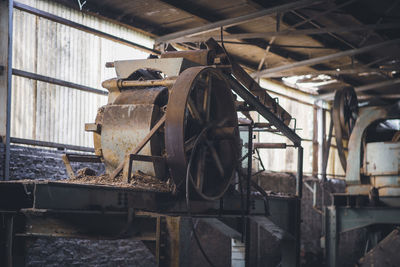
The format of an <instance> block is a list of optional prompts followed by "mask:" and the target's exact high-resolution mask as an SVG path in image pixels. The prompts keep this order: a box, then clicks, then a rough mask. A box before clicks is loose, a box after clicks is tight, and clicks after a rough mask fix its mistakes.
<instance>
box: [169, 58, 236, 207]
mask: <svg viewBox="0 0 400 267" xmlns="http://www.w3.org/2000/svg"><path fill="white" fill-rule="evenodd" d="M238 138H239V137H238V129H237V115H236V111H235V107H234V101H233V97H232V93H231V91H230V89H229V84H228V83H227V81H226V80H225V78H224V77H223V76H222V75H221V74H220V73H219V71H218V70H216V69H214V68H211V67H203V66H202V67H192V68H189V69H187V70H185V71H183V72H182V73H181V74H180V75H179V77H178V79H177V80H176V82H175V84H174V85H173V87H172V90H171V93H170V97H169V101H168V106H167V113H166V122H165V144H166V152H167V162H168V166H169V168H170V173H171V176H172V178H173V180H174V182H175V184H176V185H177V187H178V189H179V188H181V187H182V186H184V184H185V179H186V176H187V168H188V163H189V160H190V159H192V160H191V166H189V167H190V169H189V172H188V173H189V181H190V183H191V188H192V189H194V191H195V192H196V193H197V194H198V195H199V196H200V197H202V198H204V199H208V200H213V199H218V198H220V197H221V196H222V195H223V194H224V192H225V191H226V189H227V188H228V186H229V184H230V181H231V180H232V178H233V176H234V173H235V169H236V164H237V159H238V154H239V153H238V140H239V139H238Z"/></svg>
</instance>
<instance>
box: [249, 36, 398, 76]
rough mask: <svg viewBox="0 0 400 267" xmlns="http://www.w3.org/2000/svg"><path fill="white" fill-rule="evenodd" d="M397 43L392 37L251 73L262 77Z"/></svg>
mask: <svg viewBox="0 0 400 267" xmlns="http://www.w3.org/2000/svg"><path fill="white" fill-rule="evenodd" d="M399 43H400V39H394V40H390V41H386V42H381V43H378V44H374V45H369V46H365V47H362V48H356V49H350V50H346V51H343V52H338V53H334V54H331V55H326V56H322V57H316V58H311V59H307V60H303V61H299V62H295V63H292V64H287V65H283V66H279V67H275V68H270V69H266V70H263V71H259V72H255V73H253V74H252V76H253V77H263V76H264V75H266V74H270V73H276V72H281V71H284V70H290V69H294V68H298V67H304V66H311V65H315V64H318V63H322V62H326V61H330V60H333V59H336V58H340V57H345V56H354V55H357V54H361V53H365V52H368V51H371V50H375V49H378V48H381V47H384V46H389V45H395V44H399Z"/></svg>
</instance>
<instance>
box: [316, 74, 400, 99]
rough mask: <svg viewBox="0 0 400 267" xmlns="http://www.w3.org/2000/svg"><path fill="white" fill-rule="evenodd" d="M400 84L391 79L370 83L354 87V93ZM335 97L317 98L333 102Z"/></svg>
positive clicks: (328, 95)
mask: <svg viewBox="0 0 400 267" xmlns="http://www.w3.org/2000/svg"><path fill="white" fill-rule="evenodd" d="M396 84H400V79H392V80H387V81H383V82H378V83H371V84H366V85H362V86H357V87H354V91H355V92H356V93H361V92H364V91H368V90H372V89H377V88H384V87H388V86H392V85H396ZM334 96H335V93H334V92H333V93H329V94H324V95H321V96H320V97H318V98H319V99H323V100H333V97H334ZM383 96H384V95H382V97H383Z"/></svg>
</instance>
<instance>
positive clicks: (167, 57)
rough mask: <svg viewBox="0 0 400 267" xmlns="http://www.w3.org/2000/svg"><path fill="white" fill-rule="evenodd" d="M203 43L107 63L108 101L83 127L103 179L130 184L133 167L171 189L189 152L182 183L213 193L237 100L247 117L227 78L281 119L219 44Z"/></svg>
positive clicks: (232, 152)
mask: <svg viewBox="0 0 400 267" xmlns="http://www.w3.org/2000/svg"><path fill="white" fill-rule="evenodd" d="M208 45H209V49H202V50H193V51H179V52H178V51H173V52H166V53H163V54H161V57H160V58H152V59H146V60H128V61H116V62H113V63H109V65H110V66H113V67H114V68H115V70H116V73H117V78H113V79H110V80H107V81H105V82H103V87H105V88H106V89H107V90H108V91H109V98H108V103H107V105H105V106H103V107H101V108H100V109H99V111H98V115H97V118H96V121H95V123H94V124H87V125H86V130H87V131H93V132H94V146H95V154H96V155H97V156H99V157H100V158H101V160H102V161H103V162H104V164H105V167H106V172H107V173H108V174H109V175H110V176H111V178H114V177H116V176H118V175H122V180H123V181H125V182H130V180H131V179H135V178H134V173H135V172H137V171H140V172H141V173H144V174H146V175H149V176H153V177H157V178H158V179H159V180H161V181H166V180H167V179H169V178H172V180H173V182H174V184H175V186H176V189H177V191H178V192H179V191H184V190H183V186H184V185H185V177H186V170H187V166H188V162H189V158H193V164H192V165H191V168H190V181H191V185H192V188H193V189H194V192H196V195H197V196H200V197H201V198H202V199H206V200H215V199H219V198H221V196H222V195H223V194H224V192H225V191H226V190H227V188H228V186H229V184H230V183H231V180H232V178H233V177H234V174H235V172H236V169H237V168H236V167H237V163H238V159H239V156H240V147H239V132H238V119H237V113H236V112H237V110H236V107H238V106H242V111H243V112H244V113H245V114H246V115H247V116H248V113H246V111H245V107H246V106H247V108H248V110H251V108H250V105H247V104H245V103H244V102H239V101H236V103H235V99H234V95H233V94H232V92H231V87H232V85H231V83H237V84H245V85H250V88H251V89H252V90H253V93H255V95H258V96H259V97H262V98H261V99H262V102H263V104H264V105H265V106H267V107H269V108H271V110H272V112H273V113H274V114H275V115H276V117H277V118H278V119H279V120H280V121H281V122H282V124H283V125H286V126H287V125H288V124H289V122H290V120H291V117H290V115H289V114H288V113H287V112H286V111H285V110H284V109H283V108H281V107H280V106H279V104H277V103H276V102H275V101H274V100H273V99H272V98H271V97H270V96H269V95H268V94H267V93H266V92H265V90H263V89H261V88H260V87H259V86H256V83H255V82H254V81H253V80H252V79H251V78H249V76H248V75H247V73H246V72H245V71H244V70H243V69H242V68H241V67H239V65H237V64H235V63H234V64H232V60H231V59H230V58H229V56H228V55H227V54H226V53H224V51H223V50H222V48H221V47H219V46H218V45H216V43H214V42H213V41H209V43H208ZM232 74H233V75H234V76H235V78H233V76H232ZM236 86H237V85H236ZM252 87H253V88H252ZM243 106H244V107H243ZM195 144H196V148H195V147H194V145H195ZM193 153H195V155H194V154H193Z"/></svg>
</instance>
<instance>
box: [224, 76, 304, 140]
mask: <svg viewBox="0 0 400 267" xmlns="http://www.w3.org/2000/svg"><path fill="white" fill-rule="evenodd" d="M228 78H229V80H228V81H229V84H230V85H231V86H232V90H233V91H234V92H235V93H237V94H238V95H239V96H240V97H241V98H243V100H245V101H246V102H247V103H248V104H250V105H251V106H253V107H254V109H255V110H256V111H257V112H258V113H260V115H261V116H263V117H264V118H265V119H267V120H268V121H269V122H270V123H272V124H273V125H274V126H275V127H276V128H277V129H278V130H280V131H281V132H282V133H283V134H284V135H285V136H287V137H288V138H289V139H290V140H291V141H292V142H293V144H294V145H295V146H300V145H301V138H300V136H298V135H297V134H296V133H295V132H294V131H293V130H292V129H290V128H289V127H288V126H286V124H284V123H283V122H282V121H281V120H280V119H279V118H278V117H276V116H275V114H274V113H272V112H271V111H270V110H269V109H268V108H267V107H266V106H264V105H263V104H262V103H261V102H260V101H259V100H258V99H257V97H256V96H254V95H253V94H252V93H251V92H250V91H248V90H247V89H246V88H245V87H243V85H241V84H240V83H239V82H238V81H237V80H236V79H234V78H233V77H232V76H230V77H228Z"/></svg>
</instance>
